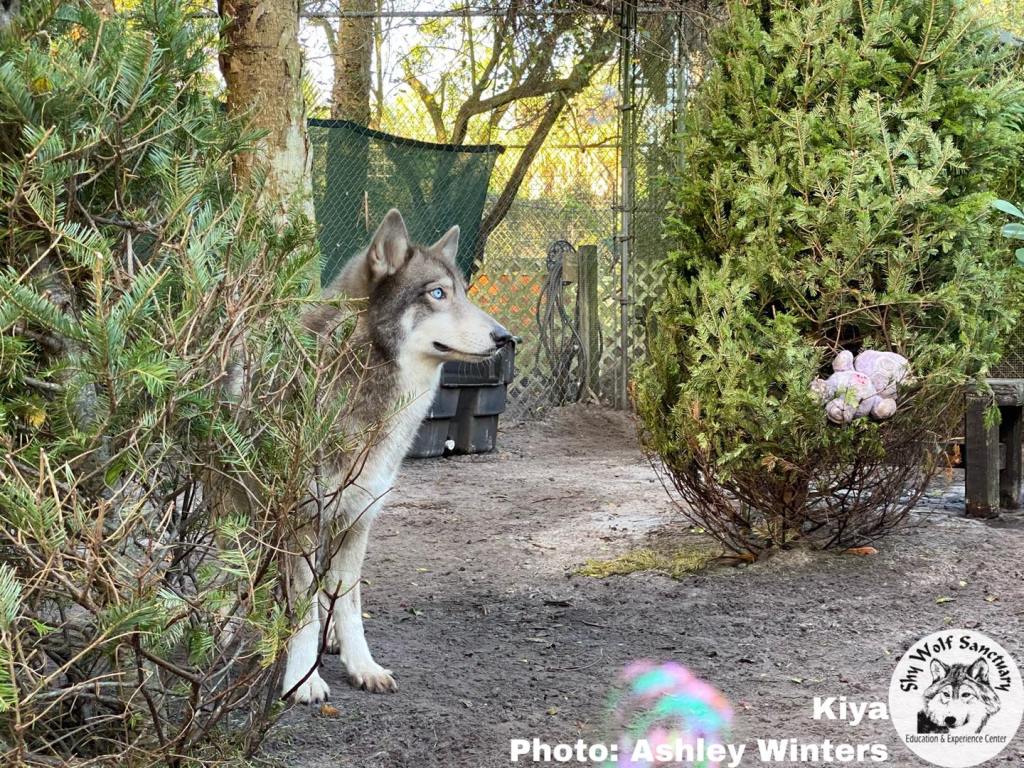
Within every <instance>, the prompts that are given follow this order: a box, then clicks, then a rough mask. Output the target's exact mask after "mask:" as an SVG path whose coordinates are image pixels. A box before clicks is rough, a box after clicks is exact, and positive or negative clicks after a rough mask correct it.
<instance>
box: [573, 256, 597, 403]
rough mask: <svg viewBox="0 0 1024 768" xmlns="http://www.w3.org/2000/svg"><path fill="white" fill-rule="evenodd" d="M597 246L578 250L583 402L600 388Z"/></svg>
mask: <svg viewBox="0 0 1024 768" xmlns="http://www.w3.org/2000/svg"><path fill="white" fill-rule="evenodd" d="M597 276H598V270H597V246H596V245H581V246H580V248H579V283H578V284H577V292H576V301H577V305H578V309H579V318H580V341H581V342H582V346H583V349H581V350H580V352H581V355H582V361H583V376H582V380H583V387H584V391H583V392H581V393H580V399H581V400H582V399H583V398H584V397H585V396H586V397H597V396H598V395H599V394H600V388H601V375H600V374H601V360H600V357H601V321H600V318H599V317H598V313H597Z"/></svg>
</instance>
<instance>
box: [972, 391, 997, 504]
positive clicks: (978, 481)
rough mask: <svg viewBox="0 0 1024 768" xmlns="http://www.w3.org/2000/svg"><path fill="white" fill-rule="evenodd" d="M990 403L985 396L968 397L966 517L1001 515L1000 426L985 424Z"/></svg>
mask: <svg viewBox="0 0 1024 768" xmlns="http://www.w3.org/2000/svg"><path fill="white" fill-rule="evenodd" d="M991 402H992V401H991V400H990V399H989V398H987V397H984V396H978V395H968V396H967V415H966V418H965V423H964V427H965V433H964V434H965V440H966V443H967V445H968V446H969V448H968V450H967V455H966V456H965V457H964V458H965V466H964V485H965V492H966V496H967V514H968V515H970V516H972V517H992V516H994V515H998V514H999V426H998V425H996V424H993V425H992V426H987V425H986V424H985V411H986V410H988V408H989V405H990V404H991Z"/></svg>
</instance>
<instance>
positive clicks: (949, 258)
mask: <svg viewBox="0 0 1024 768" xmlns="http://www.w3.org/2000/svg"><path fill="white" fill-rule="evenodd" d="M712 55H713V58H714V61H715V62H716V67H715V69H714V70H713V71H712V72H711V73H710V74H709V76H708V77H707V79H706V80H705V81H704V82H703V84H702V85H701V87H700V88H699V89H698V92H697V93H696V95H695V99H694V101H693V103H692V104H691V106H690V107H689V110H688V114H687V120H686V131H685V132H684V134H683V136H682V138H681V146H680V149H681V156H682V158H683V160H682V164H681V167H680V169H679V172H678V174H677V175H676V177H675V178H674V179H673V181H672V185H673V189H674V202H673V204H672V206H671V208H670V211H669V215H668V217H667V219H666V234H667V236H668V238H669V239H670V241H671V242H672V243H673V244H674V246H675V250H674V252H673V253H672V255H671V256H670V258H669V260H668V262H667V264H666V269H667V270H668V273H669V283H670V286H669V289H668V291H667V293H666V295H665V297H664V299H663V300H661V301H660V302H659V304H658V306H657V308H656V310H655V312H654V313H653V324H652V327H651V333H650V355H649V359H648V362H647V364H646V366H645V367H644V368H643V370H642V371H641V372H640V373H639V376H638V381H637V388H636V401H637V407H638V410H639V412H640V414H641V416H642V418H643V422H644V425H645V427H646V441H647V445H648V446H649V448H650V449H652V450H653V451H654V452H655V453H656V454H657V455H658V456H659V457H660V458H661V459H662V461H663V462H664V464H665V467H666V469H667V470H668V472H669V473H670V474H671V476H672V479H673V481H674V482H675V484H676V485H677V487H680V490H682V491H683V492H684V497H686V501H687V502H688V503H689V504H690V506H691V508H692V509H693V510H694V514H695V515H696V516H698V517H701V518H707V517H711V518H713V519H712V520H710V524H709V521H708V520H706V519H702V524H704V526H705V527H707V528H708V529H709V530H711V531H712V532H713V533H715V534H716V535H718V536H719V538H721V539H723V540H724V541H725V542H726V543H727V544H728V545H729V546H731V547H733V548H735V549H741V550H746V551H754V552H757V551H760V550H762V549H764V548H767V547H771V546H780V545H784V544H788V543H790V542H792V541H794V540H795V539H797V538H800V537H808V536H811V537H812V538H815V539H816V540H818V541H820V543H823V544H825V545H832V546H839V545H848V544H852V543H859V542H862V541H864V540H866V539H870V538H873V537H876V536H878V535H881V533H883V532H884V531H885V530H888V528H889V527H891V524H892V523H894V522H896V521H897V520H898V519H899V518H901V517H902V516H903V515H904V514H905V513H906V509H907V503H906V502H912V500H913V499H914V498H916V495H917V493H919V492H920V488H921V487H922V483H923V482H924V480H925V479H926V476H927V470H928V469H929V468H930V465H927V462H928V460H929V456H928V455H926V454H921V453H920V452H919V450H918V449H915V448H913V446H914V445H917V444H919V443H921V444H934V442H935V440H936V438H940V437H942V434H943V432H944V431H946V430H948V429H952V428H955V426H954V425H955V423H956V419H955V414H954V413H952V411H953V410H955V409H954V405H955V403H956V402H957V400H958V387H959V386H960V385H962V384H963V383H964V382H965V381H966V380H967V378H968V377H970V376H972V375H978V374H981V373H983V372H984V371H985V369H986V367H987V366H988V365H990V364H991V363H992V362H994V360H995V359H996V357H997V355H998V350H999V340H1000V337H1001V335H1002V334H1004V333H1005V331H1006V330H1007V328H1008V326H1009V324H1010V322H1011V312H1010V311H1009V310H1008V308H1007V294H1008V293H1009V282H1008V281H1009V279H1010V274H1011V270H1009V269H1008V265H1006V264H1005V260H1004V259H1001V258H1000V257H999V255H998V253H996V250H995V249H994V248H993V247H992V241H993V236H994V234H995V229H994V227H993V226H992V217H991V214H990V213H989V211H988V205H989V203H990V202H991V200H992V198H993V197H995V196H996V195H997V194H999V193H1002V192H1005V191H1006V190H1009V189H1012V188H1013V187H1014V185H1015V184H1016V183H1017V181H1016V177H1015V175H1014V169H1015V168H1016V167H1018V166H1019V164H1020V163H1019V161H1020V158H1021V150H1022V140H1021V133H1020V131H1021V124H1022V123H1021V117H1022V113H1021V104H1022V99H1024V85H1022V83H1021V79H1020V72H1019V69H1018V65H1017V63H1016V62H1015V59H1014V56H1015V53H1014V51H1013V49H1012V47H1009V46H1005V45H1001V44H999V42H998V39H997V36H996V35H995V34H994V33H993V32H992V31H991V30H989V29H987V28H985V27H984V26H983V25H982V24H980V23H979V22H978V21H977V19H975V18H974V17H973V16H972V15H971V14H969V13H968V12H967V11H966V10H965V7H964V5H963V3H961V2H960V1H959V0H868V1H867V2H857V3H855V2H853V1H852V0H798V1H797V2H787V3H782V2H773V3H754V2H749V1H746V0H734V1H733V2H731V3H730V4H729V20H728V21H727V22H726V23H725V24H724V25H723V27H722V28H721V29H720V30H718V32H717V33H716V34H715V36H714V39H713V42H712ZM864 348H874V349H885V350H892V351H896V352H899V353H901V354H903V355H905V356H907V357H908V358H909V359H910V361H911V365H912V368H913V371H914V376H915V383H914V386H913V387H912V388H910V389H908V390H907V391H905V392H904V393H903V395H902V397H901V403H900V410H899V412H898V413H897V416H896V417H895V418H893V419H892V420H891V421H887V422H884V423H881V424H879V423H873V422H869V421H858V422H855V423H854V424H853V425H851V426H849V427H846V428H837V427H835V426H832V425H829V424H828V423H827V421H826V419H825V416H824V413H823V410H822V407H821V405H820V404H819V403H818V402H817V400H816V399H815V398H814V397H812V395H811V393H810V391H809V386H810V383H811V381H812V380H813V379H814V378H815V377H817V376H819V375H826V376H827V375H828V373H829V372H830V371H829V370H828V365H829V363H830V362H831V357H832V355H833V354H835V353H836V352H837V351H839V350H840V349H850V350H852V351H854V352H857V351H859V350H860V349H864ZM919 461H924V462H925V463H926V465H927V466H925V467H924V468H923V474H921V473H917V472H916V470H915V472H914V473H909V472H907V471H906V470H900V471H899V472H898V473H897V475H894V474H893V473H894V472H896V470H895V469H894V466H895V465H897V464H900V465H901V466H902V465H907V464H914V463H917V462H919ZM873 478H874V479H873ZM882 478H887V480H886V481H885V484H887V485H888V486H889V487H888V489H885V488H881V487H879V483H880V481H881V479H882ZM901 495H904V500H905V503H900V502H899V498H900V496H901ZM869 502H870V503H869ZM872 508H874V510H875V511H874V512H872V511H871V510H872ZM812 535H813V536H812Z"/></svg>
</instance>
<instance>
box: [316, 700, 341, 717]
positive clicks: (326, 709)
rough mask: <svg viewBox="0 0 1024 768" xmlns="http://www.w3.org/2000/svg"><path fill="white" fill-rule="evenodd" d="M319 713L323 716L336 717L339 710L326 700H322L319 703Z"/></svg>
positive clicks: (339, 712)
mask: <svg viewBox="0 0 1024 768" xmlns="http://www.w3.org/2000/svg"><path fill="white" fill-rule="evenodd" d="M320 714H321V715H323V716H324V717H337V716H338V715H340V714H341V710H339V709H338V708H337V707H336V706H334V705H333V704H328V703H327V702H324V703H323V704H321V705H320Z"/></svg>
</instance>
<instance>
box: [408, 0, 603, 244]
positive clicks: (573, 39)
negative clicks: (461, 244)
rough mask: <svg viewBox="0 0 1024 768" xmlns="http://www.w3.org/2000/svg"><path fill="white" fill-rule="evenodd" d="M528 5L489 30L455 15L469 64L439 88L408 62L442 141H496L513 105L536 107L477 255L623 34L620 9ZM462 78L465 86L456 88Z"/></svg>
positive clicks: (413, 85)
mask: <svg viewBox="0 0 1024 768" xmlns="http://www.w3.org/2000/svg"><path fill="white" fill-rule="evenodd" d="M523 7H524V6H521V5H520V4H519V3H515V2H512V3H509V4H508V6H507V7H506V10H505V12H504V13H503V14H502V15H500V16H497V17H495V18H494V19H493V20H492V21H490V22H489V23H488V24H487V25H485V26H484V27H482V28H481V27H479V26H474V23H473V20H472V19H471V18H470V17H468V16H467V17H463V18H462V19H460V20H459V21H458V22H455V21H453V23H459V24H461V30H460V37H461V40H460V48H461V50H460V54H461V55H460V60H462V61H464V62H465V66H464V67H463V68H461V72H459V71H456V70H454V69H453V70H451V71H448V72H444V73H443V74H442V75H441V76H440V77H439V78H436V83H435V85H434V86H433V87H431V86H430V85H428V84H427V83H426V82H424V79H422V78H421V77H420V73H419V72H418V71H417V68H418V64H419V62H418V61H416V60H415V58H414V57H406V58H405V59H404V60H403V61H402V70H403V75H404V77H405V81H406V83H407V84H408V85H409V87H410V89H411V90H412V91H413V93H415V94H416V96H417V98H418V99H419V101H420V103H421V105H422V107H423V109H424V111H425V112H426V113H427V115H428V116H429V117H430V121H431V124H432V126H433V129H434V134H435V138H436V139H437V141H439V142H446V143H451V144H465V143H467V142H468V141H480V140H491V136H492V135H493V134H494V132H495V131H496V129H497V128H498V126H499V124H500V123H501V121H502V120H503V118H504V117H505V115H506V114H507V113H508V112H509V110H510V109H512V108H513V107H515V106H517V105H520V106H522V107H523V108H524V110H523V111H529V110H532V117H531V118H530V119H529V121H528V123H527V124H528V125H529V127H530V133H529V139H528V140H527V141H526V144H525V146H524V147H523V149H522V152H521V153H520V155H519V159H518V162H517V163H516V165H515V167H514V168H513V170H512V172H511V174H510V175H509V177H508V179H507V180H506V181H505V185H504V187H503V188H502V190H501V192H500V193H499V194H498V197H497V199H496V200H495V201H494V203H493V204H492V205H491V207H490V208H489V209H488V211H487V212H486V214H485V215H484V220H483V223H482V225H481V237H480V238H479V239H478V241H477V242H478V255H479V251H480V250H482V248H483V246H484V244H485V243H486V240H487V237H488V235H490V233H491V232H493V231H494V229H495V228H496V227H497V226H498V225H499V224H500V223H501V221H502V220H503V219H504V218H505V215H506V214H507V213H508V211H509V208H510V207H511V205H512V203H513V201H514V200H515V198H516V195H517V194H518V193H519V188H520V187H521V186H522V183H523V181H524V180H525V178H526V176H527V173H528V171H529V169H530V166H531V165H532V163H533V161H534V159H535V158H536V156H537V153H538V152H539V151H540V149H541V147H542V146H543V145H544V142H545V140H546V139H547V137H548V135H549V134H550V133H551V130H552V128H554V126H555V125H556V124H557V123H558V120H559V118H560V117H561V116H562V114H563V112H564V111H565V109H566V108H567V107H568V106H569V104H570V103H571V102H572V99H573V98H574V97H575V96H577V95H578V94H579V93H580V92H581V91H583V90H584V89H585V88H586V87H587V86H588V85H590V83H591V82H592V81H593V78H594V76H595V74H596V73H597V72H598V71H599V70H600V69H601V68H602V67H603V66H604V65H605V64H607V63H608V61H609V60H610V59H611V57H612V56H613V55H614V53H615V49H616V43H617V39H618V33H617V27H616V17H615V16H614V14H611V13H607V14H605V13H581V14H579V15H572V14H555V15H551V16H547V15H541V14H537V13H535V12H533V11H535V10H536V9H535V8H530V7H527V10H526V11H523ZM482 36H483V38H486V39H481V37H482ZM466 74H468V78H466V77H465V75H466ZM455 78H459V85H458V87H454V88H453V87H452V82H453V79H455ZM453 94H458V95H459V96H460V97H461V102H459V103H458V106H455V105H453V104H452V103H451V99H452V95H453ZM527 106H528V107H529V110H528V109H526V107H527ZM481 120H482V121H483V122H482V123H480V122H479V121H481ZM474 124H476V125H477V126H478V129H477V130H476V131H474V130H472V128H473V126H474Z"/></svg>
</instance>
